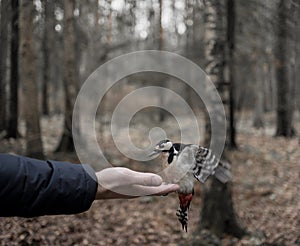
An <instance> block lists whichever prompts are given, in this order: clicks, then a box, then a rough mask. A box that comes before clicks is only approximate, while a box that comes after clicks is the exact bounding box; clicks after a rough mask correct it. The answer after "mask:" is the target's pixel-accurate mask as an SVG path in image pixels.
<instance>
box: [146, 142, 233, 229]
mask: <svg viewBox="0 0 300 246" xmlns="http://www.w3.org/2000/svg"><path fill="white" fill-rule="evenodd" d="M149 156H151V157H152V156H161V157H162V160H163V161H162V162H163V165H162V166H163V167H164V168H167V169H168V171H167V172H165V177H164V179H167V181H168V182H172V183H178V185H179V187H180V188H179V190H178V191H177V194H178V198H179V208H178V210H177V213H176V215H177V217H178V220H179V222H180V223H181V226H182V229H183V230H185V231H186V232H187V226H188V211H189V208H190V204H191V201H192V199H193V196H194V178H195V179H196V180H198V181H199V182H201V183H205V182H206V180H207V179H208V177H209V176H215V177H216V178H217V179H218V180H219V181H221V182H222V183H226V182H228V181H229V180H231V178H232V175H231V172H230V165H229V163H227V162H221V161H219V160H218V159H217V158H216V156H215V155H214V154H213V153H212V150H210V149H208V148H205V147H201V146H199V145H196V144H183V143H172V142H171V141H170V140H168V139H165V140H161V141H160V142H158V143H157V144H156V146H155V148H154V150H153V151H152V153H150V154H149Z"/></svg>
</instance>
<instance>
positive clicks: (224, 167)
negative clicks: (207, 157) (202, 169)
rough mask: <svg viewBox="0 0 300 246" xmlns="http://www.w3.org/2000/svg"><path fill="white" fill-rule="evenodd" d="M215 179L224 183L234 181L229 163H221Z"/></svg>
mask: <svg viewBox="0 0 300 246" xmlns="http://www.w3.org/2000/svg"><path fill="white" fill-rule="evenodd" d="M214 175H215V177H216V178H217V179H218V180H220V181H221V182H222V183H227V182H228V181H229V180H231V179H232V174H231V172H230V164H229V163H227V162H219V165H218V166H217V167H216V169H215V173H214Z"/></svg>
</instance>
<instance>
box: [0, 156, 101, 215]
mask: <svg viewBox="0 0 300 246" xmlns="http://www.w3.org/2000/svg"><path fill="white" fill-rule="evenodd" d="M96 191H97V178H96V175H95V172H94V170H93V169H92V168H91V167H89V166H87V165H79V164H77V165H76V164H71V163H66V162H58V161H41V160H36V159H31V158H26V157H21V156H14V155H8V154H0V216H21V217H33V216H40V215H55V214H74V213H80V212H83V211H85V210H87V209H89V208H90V206H91V204H92V202H93V201H94V199H95V195H96Z"/></svg>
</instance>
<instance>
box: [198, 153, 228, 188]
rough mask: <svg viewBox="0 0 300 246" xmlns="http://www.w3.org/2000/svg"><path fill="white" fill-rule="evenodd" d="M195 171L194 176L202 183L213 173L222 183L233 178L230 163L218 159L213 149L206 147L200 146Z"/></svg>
mask: <svg viewBox="0 0 300 246" xmlns="http://www.w3.org/2000/svg"><path fill="white" fill-rule="evenodd" d="M193 172H194V177H195V178H196V179H197V180H198V181H200V182H201V183H204V182H205V181H206V180H207V178H208V177H209V176H211V175H215V177H216V178H217V179H218V180H220V181H221V182H222V183H226V182H228V181H229V180H230V179H231V178H232V175H231V172H230V165H229V164H228V163H225V162H220V161H219V160H217V158H216V156H215V155H214V154H213V153H212V151H211V150H210V149H207V148H204V147H199V148H198V151H197V153H196V155H195V165H194V167H193Z"/></svg>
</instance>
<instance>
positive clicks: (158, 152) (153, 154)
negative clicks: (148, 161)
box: [148, 149, 161, 157]
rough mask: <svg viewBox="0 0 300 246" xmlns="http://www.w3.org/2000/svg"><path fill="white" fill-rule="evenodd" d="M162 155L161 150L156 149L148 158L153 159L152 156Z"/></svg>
mask: <svg viewBox="0 0 300 246" xmlns="http://www.w3.org/2000/svg"><path fill="white" fill-rule="evenodd" d="M160 153H161V151H160V150H157V149H155V150H153V151H152V152H151V153H150V154H149V155H148V156H149V157H152V156H155V155H158V154H160Z"/></svg>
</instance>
